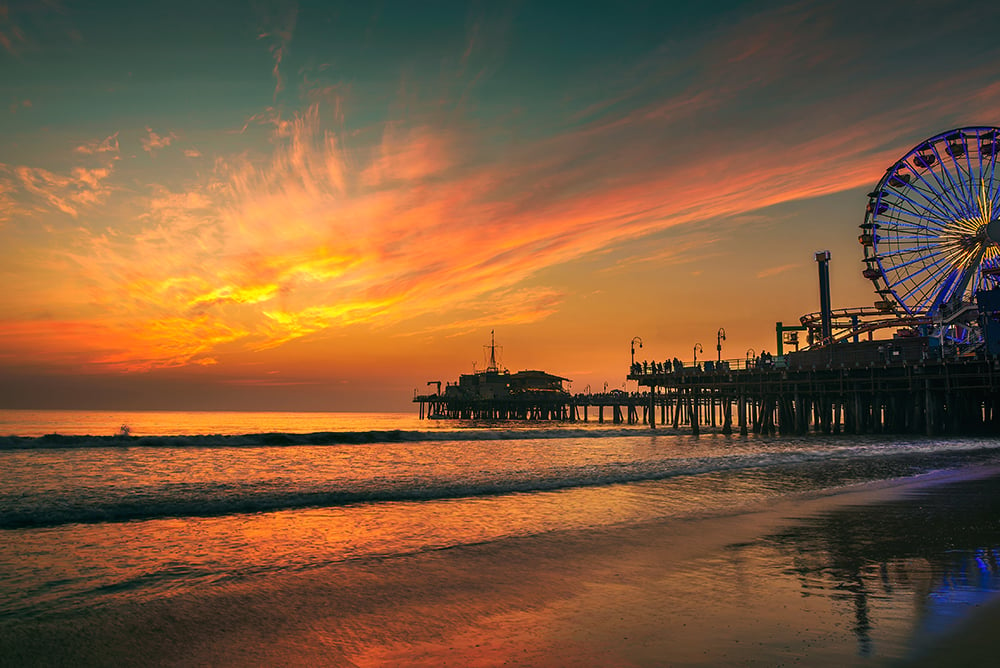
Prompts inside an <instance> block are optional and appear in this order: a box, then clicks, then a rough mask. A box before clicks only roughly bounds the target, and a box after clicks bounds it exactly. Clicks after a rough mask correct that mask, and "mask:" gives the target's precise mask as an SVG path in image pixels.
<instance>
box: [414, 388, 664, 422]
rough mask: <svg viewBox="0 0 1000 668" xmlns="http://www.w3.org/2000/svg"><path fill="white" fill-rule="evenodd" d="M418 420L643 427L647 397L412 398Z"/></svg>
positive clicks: (615, 393)
mask: <svg viewBox="0 0 1000 668" xmlns="http://www.w3.org/2000/svg"><path fill="white" fill-rule="evenodd" d="M413 402H414V403H417V404H420V419H421V420H423V419H431V420H433V419H450V420H558V421H564V422H578V421H579V422H589V421H591V420H595V421H597V422H598V423H604V422H610V423H611V424H645V423H646V422H647V420H648V416H647V412H648V405H647V403H648V395H647V394H645V393H637V392H632V393H626V392H624V391H621V390H617V391H612V392H604V393H598V394H576V395H571V394H568V393H567V394H564V395H561V396H548V397H524V396H521V397H505V398H502V399H483V398H473V399H470V398H459V397H450V396H448V395H447V394H440V393H434V394H423V395H415V396H414V397H413Z"/></svg>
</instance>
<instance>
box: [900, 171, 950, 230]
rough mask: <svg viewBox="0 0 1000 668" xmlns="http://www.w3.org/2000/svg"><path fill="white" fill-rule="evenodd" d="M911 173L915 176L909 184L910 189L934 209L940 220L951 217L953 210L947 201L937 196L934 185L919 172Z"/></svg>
mask: <svg viewBox="0 0 1000 668" xmlns="http://www.w3.org/2000/svg"><path fill="white" fill-rule="evenodd" d="M912 173H913V174H914V175H915V176H916V180H914V181H913V182H912V183H911V184H910V190H911V191H913V192H915V193H917V194H919V195H920V197H921V198H923V200H924V201H925V202H927V205H928V208H929V209H930V210H932V211H935V212H936V213H937V214H938V216H939V217H940V218H941V219H942V220H951V219H953V218H954V217H955V212H954V211H952V210H951V209H950V208H949V207H948V206H947V203H945V202H942V201H941V198H940V197H938V196H937V191H936V190H935V189H934V186H933V185H931V183H930V182H928V181H927V179H925V178H923V176H921V175H920V173H918V172H916V171H913V172H912Z"/></svg>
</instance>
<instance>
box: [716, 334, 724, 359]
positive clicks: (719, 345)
mask: <svg viewBox="0 0 1000 668" xmlns="http://www.w3.org/2000/svg"><path fill="white" fill-rule="evenodd" d="M725 340H726V330H725V329H723V328H722V327H720V328H719V331H718V332H716V333H715V349H716V350H717V351H718V353H719V361H720V362H721V361H722V342H723V341H725Z"/></svg>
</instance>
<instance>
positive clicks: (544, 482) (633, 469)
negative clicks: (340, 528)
mask: <svg viewBox="0 0 1000 668" xmlns="http://www.w3.org/2000/svg"><path fill="white" fill-rule="evenodd" d="M435 436H436V437H440V436H441V435H440V434H435ZM185 438H188V437H185ZM982 465H989V466H997V465H1000V444H998V443H993V442H982V441H980V442H974V443H968V444H961V445H959V446H957V447H956V445H955V444H947V445H944V446H941V445H938V444H927V443H923V444H897V445H891V446H879V447H875V446H858V447H846V448H844V447H840V448H832V449H821V450H792V451H785V452H767V453H763V452H758V453H742V454H737V453H734V454H731V455H713V456H704V457H688V458H662V459H653V460H645V461H633V462H613V463H605V464H603V465H593V464H591V465H586V466H562V467H553V468H548V469H545V470H542V471H530V470H522V471H507V472H505V473H504V474H502V475H495V473H490V472H488V471H483V472H481V473H480V474H479V475H473V476H468V477H463V478H456V477H448V476H440V477H434V476H430V477H414V476H409V475H406V476H400V477H398V478H385V477H379V478H373V479H368V480H353V481H340V482H326V483H323V482H317V481H314V482H311V483H309V484H306V485H303V484H301V483H287V484H286V483H284V482H282V481H260V480H258V481H252V482H249V481H248V482H246V483H240V482H229V483H218V482H216V483H209V482H197V483H182V482H172V483H169V484H160V485H151V486H143V487H142V488H138V489H130V488H128V487H119V488H116V489H113V490H109V489H106V488H99V487H94V488H91V489H89V490H80V489H77V490H74V491H73V492H72V494H69V493H67V494H65V495H63V494H60V493H51V494H46V495H43V496H34V497H33V498H24V497H23V496H21V497H18V496H17V495H10V496H8V495H4V494H3V493H2V492H0V529H5V530H10V529H24V528H39V527H55V526H60V525H65V524H74V523H91V524H92V523H104V522H125V521H137V520H154V519H161V518H177V517H218V516H225V515H233V514H241V513H257V512H274V511H283V510H297V509H304V508H335V507H340V506H346V505H351V504H359V503H380V502H381V503H390V502H425V501H437V500H447V499H458V498H474V497H484V496H495V495H501V494H516V493H539V492H551V491H557V490H566V489H572V488H582V487H596V486H607V485H616V484H626V483H641V482H647V481H656V480H666V479H669V478H679V477H692V476H701V475H712V474H721V475H726V474H729V473H732V472H741V471H752V470H759V471H762V472H766V473H767V474H768V475H769V476H774V477H776V479H778V480H781V479H787V480H797V481H799V482H801V481H803V480H807V479H808V480H811V483H810V484H809V485H807V486H808V487H810V488H813V489H820V488H829V487H836V486H839V485H843V484H853V483H857V482H861V481H870V480H885V479H891V478H898V477H904V476H911V475H916V474H920V473H925V472H928V471H934V470H943V469H949V468H956V467H962V466H982Z"/></svg>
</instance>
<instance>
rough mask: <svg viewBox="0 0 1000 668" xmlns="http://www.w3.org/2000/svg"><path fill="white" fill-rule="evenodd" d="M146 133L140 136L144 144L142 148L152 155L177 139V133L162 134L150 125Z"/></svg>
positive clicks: (140, 140)
mask: <svg viewBox="0 0 1000 668" xmlns="http://www.w3.org/2000/svg"><path fill="white" fill-rule="evenodd" d="M146 133H147V134H146V136H145V137H142V138H140V139H139V142H140V143H141V144H142V150H143V151H145V152H146V153H149V154H150V155H152V154H153V153H154V152H155V151H157V150H159V149H161V148H166V147H167V146H170V144H171V143H172V142H173V141H174V140H175V139H177V135H175V134H174V133H172V132H171V133H170V134H168V135H162V136H161V135H159V134H157V133H156V132H154V131H153V129H152V128H149V127H147V128H146Z"/></svg>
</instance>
